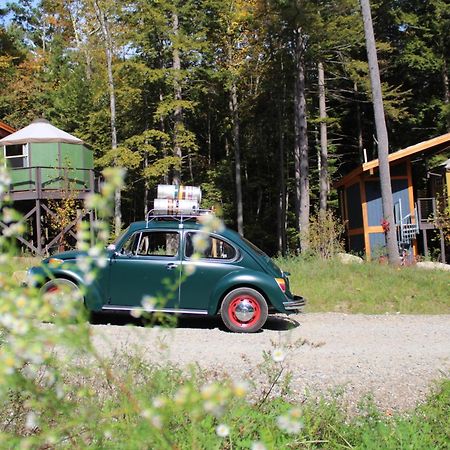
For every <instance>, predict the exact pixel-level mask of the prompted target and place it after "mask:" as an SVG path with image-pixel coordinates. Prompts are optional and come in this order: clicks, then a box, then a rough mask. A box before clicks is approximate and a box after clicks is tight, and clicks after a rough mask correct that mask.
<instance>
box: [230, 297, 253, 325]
mask: <svg viewBox="0 0 450 450" xmlns="http://www.w3.org/2000/svg"><path fill="white" fill-rule="evenodd" d="M234 313H235V314H236V317H237V319H238V320H239V321H240V322H248V321H249V320H250V319H251V318H252V317H253V316H254V315H255V308H254V307H253V305H252V304H251V303H250V302H249V301H248V300H247V299H244V300H242V301H241V302H239V303H238V304H237V306H236V308H235V309H234Z"/></svg>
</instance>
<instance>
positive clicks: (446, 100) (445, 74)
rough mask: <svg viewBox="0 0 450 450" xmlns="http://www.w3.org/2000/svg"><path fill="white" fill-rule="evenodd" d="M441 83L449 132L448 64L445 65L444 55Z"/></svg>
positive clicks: (449, 93)
mask: <svg viewBox="0 0 450 450" xmlns="http://www.w3.org/2000/svg"><path fill="white" fill-rule="evenodd" d="M442 83H443V85H444V104H445V106H446V113H447V131H449V132H450V111H449V108H450V106H449V105H450V89H449V86H448V66H447V60H446V59H445V57H444V64H443V67H442Z"/></svg>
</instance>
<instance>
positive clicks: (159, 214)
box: [145, 209, 214, 228]
mask: <svg viewBox="0 0 450 450" xmlns="http://www.w3.org/2000/svg"><path fill="white" fill-rule="evenodd" d="M207 214H214V211H213V210H212V209H195V210H192V211H189V212H186V211H181V212H178V213H177V212H174V213H172V214H169V213H168V212H167V211H166V210H158V209H151V210H150V211H149V212H148V213H147V215H146V217H145V222H146V225H145V226H146V227H147V228H148V224H149V223H150V222H153V221H156V220H173V221H177V222H180V223H183V222H187V221H189V220H197V219H198V218H199V217H200V216H205V215H207Z"/></svg>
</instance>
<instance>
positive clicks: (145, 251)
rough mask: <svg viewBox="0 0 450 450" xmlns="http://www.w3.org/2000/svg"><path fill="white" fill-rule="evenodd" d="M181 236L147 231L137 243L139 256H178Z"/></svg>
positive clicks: (174, 233) (172, 233)
mask: <svg viewBox="0 0 450 450" xmlns="http://www.w3.org/2000/svg"><path fill="white" fill-rule="evenodd" d="M179 246H180V235H179V234H178V233H176V232H173V231H148V232H147V231H146V232H142V233H140V236H139V239H138V240H137V241H136V252H135V254H136V255H137V256H176V255H177V254H178V249H179Z"/></svg>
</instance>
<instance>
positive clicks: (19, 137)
mask: <svg viewBox="0 0 450 450" xmlns="http://www.w3.org/2000/svg"><path fill="white" fill-rule="evenodd" d="M28 142H65V143H67V144H82V143H83V141H82V140H81V139H78V138H77V137H75V136H72V135H71V134H69V133H66V132H65V131H63V130H60V129H59V128H56V127H55V126H53V125H52V124H51V123H50V122H48V121H47V120H45V119H36V120H34V121H33V122H32V123H31V124H30V125H28V126H26V127H25V128H22V129H21V130H19V131H16V132H15V133H12V134H10V135H9V136H6V137H4V138H3V139H0V145H18V144H27V143H28Z"/></svg>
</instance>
